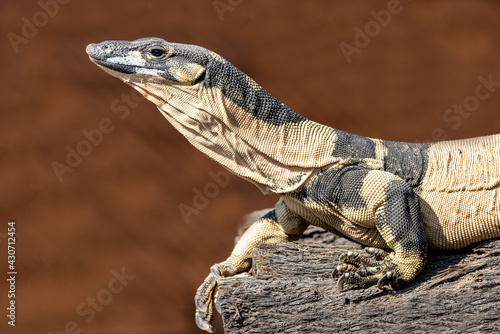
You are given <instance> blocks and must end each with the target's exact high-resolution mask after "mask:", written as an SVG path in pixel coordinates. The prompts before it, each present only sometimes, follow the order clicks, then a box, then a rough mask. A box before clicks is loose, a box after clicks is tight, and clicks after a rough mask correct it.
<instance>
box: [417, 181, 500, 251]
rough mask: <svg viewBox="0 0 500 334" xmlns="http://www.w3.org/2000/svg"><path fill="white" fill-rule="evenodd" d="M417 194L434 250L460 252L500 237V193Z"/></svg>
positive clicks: (426, 192) (428, 239) (428, 240)
mask: <svg viewBox="0 0 500 334" xmlns="http://www.w3.org/2000/svg"><path fill="white" fill-rule="evenodd" d="M417 192H418V193H419V195H420V210H421V212H422V218H423V221H424V225H425V232H426V235H427V242H428V244H429V247H430V248H432V249H459V248H463V247H466V246H468V245H470V244H472V243H474V242H479V241H481V240H486V239H492V238H497V237H500V202H499V199H500V194H499V192H500V189H490V190H482V191H468V192H450V193H446V192H438V191H417Z"/></svg>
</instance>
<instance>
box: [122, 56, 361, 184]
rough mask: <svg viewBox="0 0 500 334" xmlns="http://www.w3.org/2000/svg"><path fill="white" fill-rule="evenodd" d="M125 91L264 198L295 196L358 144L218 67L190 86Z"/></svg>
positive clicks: (140, 85)
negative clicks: (139, 97)
mask: <svg viewBox="0 0 500 334" xmlns="http://www.w3.org/2000/svg"><path fill="white" fill-rule="evenodd" d="M128 83H129V84H130V85H132V86H133V87H134V88H136V89H138V90H139V91H140V92H141V93H143V95H144V96H145V97H146V98H148V99H149V100H151V101H152V102H154V103H155V104H156V105H157V107H158V108H159V110H160V111H161V112H162V114H163V115H164V116H165V118H167V120H169V121H170V123H172V125H173V126H174V127H175V128H176V129H177V130H178V131H179V132H181V133H182V134H183V135H184V136H185V137H186V138H187V139H188V140H189V142H190V143H191V144H192V145H193V146H195V147H196V148H197V149H199V150H200V151H202V152H203V153H205V154H206V155H208V156H209V157H211V158H212V159H213V160H215V161H216V162H218V163H220V164H221V165H223V166H224V167H225V168H227V169H228V170H230V171H231V172H233V173H235V174H237V175H238V176H240V177H242V178H245V179H247V180H249V181H251V182H253V183H254V184H256V185H257V186H258V187H259V188H260V189H261V191H262V192H263V193H270V192H273V193H285V192H289V191H292V190H295V189H297V188H298V187H300V186H301V185H302V184H303V183H304V182H305V181H306V180H307V178H308V177H309V176H310V175H311V173H312V172H313V171H314V170H315V169H317V168H321V167H325V166H328V165H333V164H343V163H344V162H345V161H346V154H347V153H348V152H344V151H343V150H342V149H341V148H339V144H343V145H346V144H347V143H348V142H351V141H352V140H353V138H355V139H356V138H358V137H357V136H356V137H353V138H350V137H349V136H347V135H346V134H347V133H345V132H342V131H338V130H335V129H333V128H330V127H328V126H325V125H321V124H319V123H316V122H313V121H310V120H308V119H306V118H305V117H302V116H300V115H299V114H297V113H295V112H294V111H293V110H292V109H290V108H288V107H287V106H285V105H284V104H283V103H281V102H280V101H278V100H277V99H276V98H274V97H273V96H272V95H271V94H269V93H268V92H267V91H265V90H264V89H262V88H261V87H260V86H259V85H258V84H257V83H255V81H253V80H252V79H251V78H250V77H248V76H246V75H245V74H244V73H243V72H241V71H240V70H238V69H237V68H236V67H234V66H233V65H231V64H230V63H228V62H226V61H224V60H223V59H217V61H216V62H215V64H211V66H210V67H208V70H207V78H206V80H204V81H203V82H200V83H198V84H196V85H185V86H184V85H162V84H159V83H154V82H128ZM359 138H364V137H359ZM367 140H368V139H367ZM347 146H348V145H347ZM352 147H354V146H352Z"/></svg>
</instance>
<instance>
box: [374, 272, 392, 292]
mask: <svg viewBox="0 0 500 334" xmlns="http://www.w3.org/2000/svg"><path fill="white" fill-rule="evenodd" d="M391 277H392V271H389V272H386V273H385V274H384V276H382V277H380V279H379V280H378V281H377V288H379V289H382V288H383V287H384V285H385V283H386V282H387V281H390V279H391Z"/></svg>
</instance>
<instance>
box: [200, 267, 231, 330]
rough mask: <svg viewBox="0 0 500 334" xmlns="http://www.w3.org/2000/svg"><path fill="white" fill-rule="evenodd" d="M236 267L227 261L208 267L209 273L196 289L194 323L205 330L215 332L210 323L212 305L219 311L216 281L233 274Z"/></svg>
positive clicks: (212, 312)
mask: <svg viewBox="0 0 500 334" xmlns="http://www.w3.org/2000/svg"><path fill="white" fill-rule="evenodd" d="M235 272H236V269H235V267H234V266H233V265H231V264H228V263H218V264H214V265H213V266H212V268H210V274H209V275H208V276H207V278H205V280H204V281H203V284H202V285H200V287H199V288H198V290H196V295H195V296H194V304H195V306H196V314H195V320H196V325H198V327H199V328H200V329H202V330H204V331H206V332H209V333H215V328H214V327H213V326H212V325H211V324H210V322H211V321H212V318H213V314H214V311H213V309H214V307H215V309H216V310H217V312H219V313H220V309H219V307H218V306H219V305H218V303H217V294H216V293H215V290H216V288H217V282H218V281H219V280H221V279H222V278H223V277H227V276H234V273H235Z"/></svg>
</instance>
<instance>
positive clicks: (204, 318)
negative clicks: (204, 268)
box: [194, 273, 217, 333]
mask: <svg viewBox="0 0 500 334" xmlns="http://www.w3.org/2000/svg"><path fill="white" fill-rule="evenodd" d="M216 287H217V279H216V277H215V276H214V275H213V274H212V273H210V274H209V275H208V276H207V278H205V280H204V281H203V284H202V285H201V286H200V287H199V288H198V290H196V295H195V296H194V304H195V306H196V314H195V320H196V325H197V326H198V327H199V328H200V329H202V330H204V331H206V332H209V333H215V328H214V327H213V326H212V325H211V324H210V322H211V321H212V317H213V306H214V298H213V296H214V291H215V288H216Z"/></svg>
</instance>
